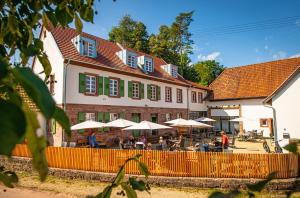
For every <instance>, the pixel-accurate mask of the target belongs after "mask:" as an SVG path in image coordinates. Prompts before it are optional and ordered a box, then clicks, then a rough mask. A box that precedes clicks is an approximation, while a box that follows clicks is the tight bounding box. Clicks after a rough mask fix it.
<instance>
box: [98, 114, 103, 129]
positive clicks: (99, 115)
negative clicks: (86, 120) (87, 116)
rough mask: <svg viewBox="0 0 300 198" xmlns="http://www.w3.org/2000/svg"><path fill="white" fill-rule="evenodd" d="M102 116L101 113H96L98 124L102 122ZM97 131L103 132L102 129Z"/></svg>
mask: <svg viewBox="0 0 300 198" xmlns="http://www.w3.org/2000/svg"><path fill="white" fill-rule="evenodd" d="M103 115H104V114H103V112H98V115H97V121H98V122H103V120H104V118H103ZM98 131H100V132H103V128H99V129H98Z"/></svg>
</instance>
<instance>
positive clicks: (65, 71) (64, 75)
mask: <svg viewBox="0 0 300 198" xmlns="http://www.w3.org/2000/svg"><path fill="white" fill-rule="evenodd" d="M68 65H70V59H68V62H67V63H66V64H64V70H63V79H64V81H63V109H64V111H65V112H66V110H67V91H66V88H67V69H68V68H67V66H68ZM64 134H65V131H64V129H63V130H62V137H61V140H62V142H64Z"/></svg>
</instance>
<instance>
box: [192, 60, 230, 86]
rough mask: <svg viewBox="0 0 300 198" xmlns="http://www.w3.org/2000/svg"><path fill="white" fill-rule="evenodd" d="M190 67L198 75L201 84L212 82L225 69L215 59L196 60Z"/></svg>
mask: <svg viewBox="0 0 300 198" xmlns="http://www.w3.org/2000/svg"><path fill="white" fill-rule="evenodd" d="M192 67H194V71H196V73H197V75H198V80H199V81H198V82H199V83H200V84H202V85H209V84H210V83H212V82H213V81H214V80H215V79H216V78H217V77H218V76H219V75H220V74H221V72H222V71H223V70H224V69H225V68H224V66H223V65H221V64H220V63H219V62H217V61H215V60H207V61H202V62H197V63H195V64H194V65H193V66H192Z"/></svg>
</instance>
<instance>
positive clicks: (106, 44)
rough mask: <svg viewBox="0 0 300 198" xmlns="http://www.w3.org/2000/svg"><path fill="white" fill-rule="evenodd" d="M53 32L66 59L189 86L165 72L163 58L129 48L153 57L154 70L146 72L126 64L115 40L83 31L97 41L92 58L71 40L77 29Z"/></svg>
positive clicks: (179, 78)
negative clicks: (120, 56) (80, 51)
mask: <svg viewBox="0 0 300 198" xmlns="http://www.w3.org/2000/svg"><path fill="white" fill-rule="evenodd" d="M51 33H52V35H53V37H54V39H55V41H56V43H57V45H58V47H59V49H60V51H61V53H62V55H63V57H64V58H65V59H71V60H74V61H80V62H84V63H86V64H92V65H97V66H99V68H101V67H102V68H103V67H106V68H107V67H109V68H112V69H117V70H119V71H123V72H126V73H127V74H128V75H134V74H135V75H140V76H141V77H142V76H148V77H149V76H150V77H154V78H159V79H164V80H168V81H170V82H175V83H179V84H182V85H185V86H187V84H188V83H187V82H186V81H185V80H184V79H183V78H182V77H178V78H174V77H172V76H170V75H169V74H168V73H167V72H165V71H164V70H163V69H162V68H161V67H160V66H161V65H165V64H167V63H166V62H165V61H164V60H163V59H160V58H157V57H154V56H151V55H148V54H145V53H141V52H137V51H135V50H133V49H129V48H127V49H129V50H130V51H134V52H136V53H137V54H138V55H145V56H148V57H151V58H152V59H153V62H154V67H155V68H154V72H152V73H149V74H145V73H144V72H143V71H141V69H134V68H131V67H129V66H128V65H125V64H124V63H123V62H122V61H121V60H120V58H119V57H118V56H117V55H116V52H118V51H120V50H121V48H120V47H119V46H118V45H117V44H116V43H113V42H110V41H107V40H105V39H102V38H99V37H96V36H93V35H90V34H87V33H82V34H81V35H82V36H84V37H87V38H91V39H93V40H95V41H96V42H97V57H96V58H90V57H87V56H83V55H80V54H79V53H78V51H77V50H76V48H75V46H74V45H73V43H72V42H71V39H72V38H74V37H75V36H77V35H78V33H77V32H76V30H75V29H72V28H62V27H56V28H53V29H52V30H51Z"/></svg>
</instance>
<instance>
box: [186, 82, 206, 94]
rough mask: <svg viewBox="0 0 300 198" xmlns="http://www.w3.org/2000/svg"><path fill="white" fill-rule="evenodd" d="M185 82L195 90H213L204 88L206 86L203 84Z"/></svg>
mask: <svg viewBox="0 0 300 198" xmlns="http://www.w3.org/2000/svg"><path fill="white" fill-rule="evenodd" d="M185 82H186V83H188V84H190V85H191V86H192V87H195V88H199V89H204V90H207V91H210V90H211V88H209V87H207V86H204V85H201V84H198V83H195V82H192V81H189V80H185Z"/></svg>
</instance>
